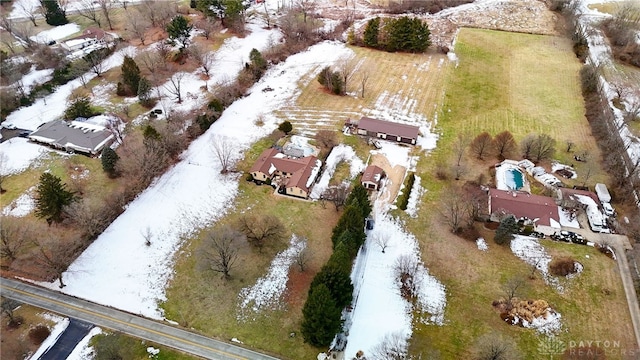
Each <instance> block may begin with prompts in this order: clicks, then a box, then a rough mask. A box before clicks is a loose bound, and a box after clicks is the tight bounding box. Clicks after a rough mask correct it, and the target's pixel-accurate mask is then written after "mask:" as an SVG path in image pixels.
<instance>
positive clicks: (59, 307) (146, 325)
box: [0, 278, 277, 360]
mask: <svg viewBox="0 0 640 360" xmlns="http://www.w3.org/2000/svg"><path fill="white" fill-rule="evenodd" d="M0 292H1V293H2V296H5V297H8V298H11V299H14V300H17V301H20V302H23V303H27V304H31V305H33V306H36V307H39V308H43V309H47V310H50V311H53V312H56V313H58V314H62V315H65V316H69V317H72V318H75V319H80V320H83V321H85V322H88V323H91V324H95V325H97V326H100V327H104V328H107V329H112V330H116V331H120V332H123V333H125V334H128V335H131V336H135V337H137V338H140V339H145V340H148V341H152V342H154V343H157V344H161V345H164V346H169V347H172V348H174V349H178V350H181V351H184V352H186V353H190V354H193V355H196V356H200V357H202V358H205V359H217V360H241V359H255V360H276V359H277V358H275V357H272V356H269V355H266V354H262V353H259V352H256V351H253V350H249V349H245V348H242V347H240V346H237V345H233V344H229V343H226V342H223V341H219V340H214V339H211V338H208V337H205V336H202V335H198V334H195V333H192V332H189V331H186V330H182V329H180V328H177V327H174V326H171V325H168V324H165V323H162V322H158V321H153V320H149V319H146V318H143V317H140V316H137V315H133V314H130V313H127V312H124V311H120V310H116V309H113V308H110V307H106V306H102V305H98V304H95V303H92V302H89V301H86V300H82V299H78V298H75V297H71V296H68V295H65V294H62V293H58V292H55V291H52V290H49V289H44V288H41V287H38V286H34V285H30V284H26V283H22V282H19V281H16V280H11V279H5V278H2V279H1V280H0Z"/></svg>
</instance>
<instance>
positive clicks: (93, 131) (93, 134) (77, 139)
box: [28, 120, 115, 156]
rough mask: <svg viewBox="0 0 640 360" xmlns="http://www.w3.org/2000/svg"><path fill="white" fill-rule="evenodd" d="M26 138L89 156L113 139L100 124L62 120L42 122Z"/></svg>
mask: <svg viewBox="0 0 640 360" xmlns="http://www.w3.org/2000/svg"><path fill="white" fill-rule="evenodd" d="M28 138H29V139H30V140H32V141H34V142H37V143H41V144H46V145H49V146H51V147H54V148H56V149H61V150H65V151H68V152H79V153H82V154H85V155H89V156H93V155H97V154H98V153H100V151H102V149H103V148H104V147H105V146H108V145H110V144H111V143H112V142H113V141H114V140H115V137H114V136H113V134H112V133H111V132H110V131H108V130H106V129H105V128H104V127H102V126H98V125H93V124H87V123H83V122H79V121H70V122H67V121H64V120H54V121H50V122H48V123H44V124H42V125H41V126H40V127H39V128H38V129H37V130H36V131H34V132H32V133H31V134H30V135H29V136H28Z"/></svg>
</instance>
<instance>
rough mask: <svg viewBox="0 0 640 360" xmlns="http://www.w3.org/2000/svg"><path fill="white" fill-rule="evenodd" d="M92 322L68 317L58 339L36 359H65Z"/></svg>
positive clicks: (90, 326) (87, 331) (85, 333)
mask: <svg viewBox="0 0 640 360" xmlns="http://www.w3.org/2000/svg"><path fill="white" fill-rule="evenodd" d="M92 327H93V325H92V324H89V323H86V322H84V321H80V320H78V319H73V318H71V319H69V325H68V326H67V328H66V329H64V332H62V335H60V337H59V338H58V340H57V341H56V342H55V344H53V345H52V346H51V347H50V348H49V349H48V350H47V351H45V353H44V354H42V355H41V356H40V357H39V358H38V360H60V359H66V358H67V357H68V356H69V354H71V352H72V351H73V349H74V348H75V347H76V345H78V343H79V342H80V340H82V338H84V337H85V336H87V334H88V333H89V330H91V328H92Z"/></svg>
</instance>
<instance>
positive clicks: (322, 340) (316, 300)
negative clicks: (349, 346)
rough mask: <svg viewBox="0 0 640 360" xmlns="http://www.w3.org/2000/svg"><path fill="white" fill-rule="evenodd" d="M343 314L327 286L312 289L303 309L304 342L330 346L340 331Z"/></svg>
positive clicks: (302, 330) (302, 328)
mask: <svg viewBox="0 0 640 360" xmlns="http://www.w3.org/2000/svg"><path fill="white" fill-rule="evenodd" d="M341 312H342V309H341V308H340V307H338V306H336V303H335V301H334V300H333V298H332V296H331V292H330V291H329V289H328V288H327V286H326V285H324V284H319V285H318V286H316V287H315V288H313V287H312V288H311V290H310V291H309V297H308V298H307V301H306V302H305V303H304V307H303V308H302V315H303V320H302V326H301V332H302V336H303V337H304V341H305V342H306V343H309V344H311V345H313V346H316V347H327V346H329V344H330V343H331V341H332V340H333V338H334V337H335V335H336V334H337V333H338V332H339V331H340V326H341V321H340V315H341Z"/></svg>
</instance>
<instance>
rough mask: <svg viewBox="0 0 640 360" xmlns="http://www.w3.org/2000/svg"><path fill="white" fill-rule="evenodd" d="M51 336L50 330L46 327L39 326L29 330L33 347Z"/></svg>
mask: <svg viewBox="0 0 640 360" xmlns="http://www.w3.org/2000/svg"><path fill="white" fill-rule="evenodd" d="M49 334H51V331H50V330H49V328H47V327H46V326H44V325H38V326H36V327H34V328H33V329H31V330H29V340H31V343H32V344H33V345H40V344H42V342H43V341H45V340H46V339H47V338H48V337H49Z"/></svg>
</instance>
